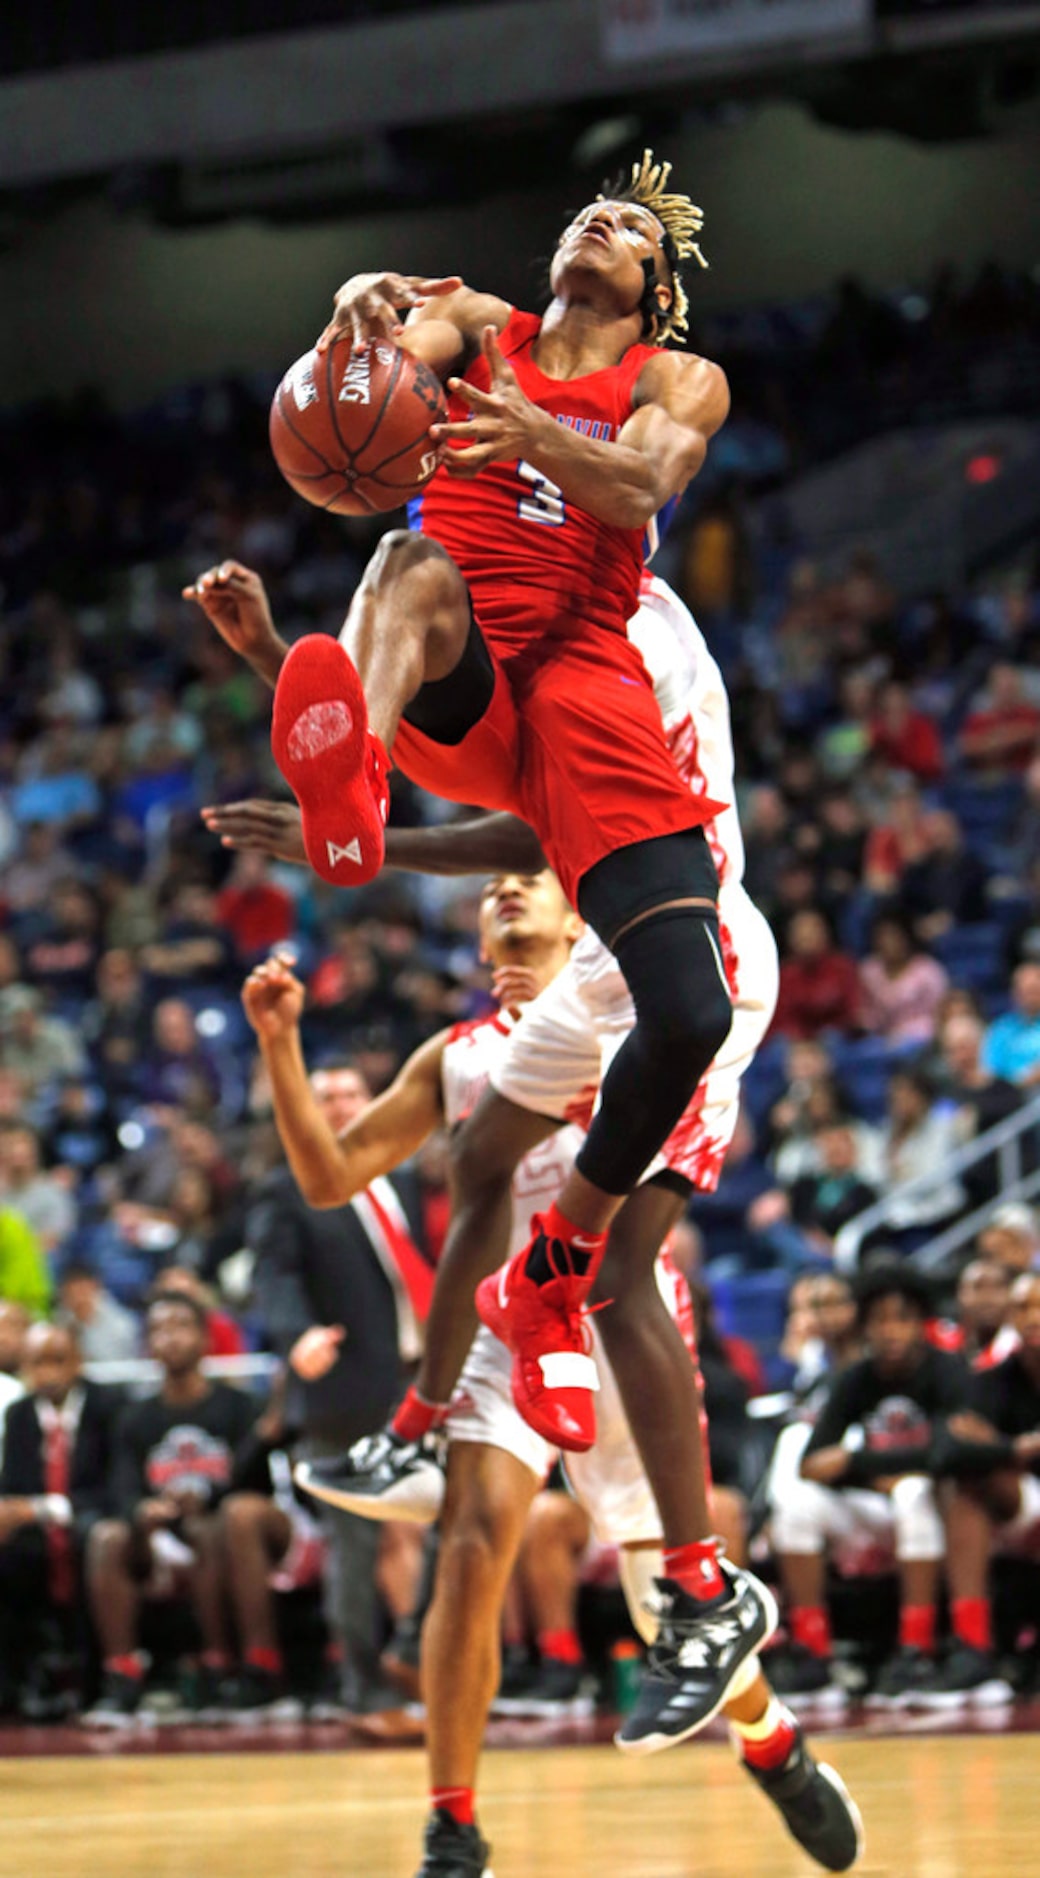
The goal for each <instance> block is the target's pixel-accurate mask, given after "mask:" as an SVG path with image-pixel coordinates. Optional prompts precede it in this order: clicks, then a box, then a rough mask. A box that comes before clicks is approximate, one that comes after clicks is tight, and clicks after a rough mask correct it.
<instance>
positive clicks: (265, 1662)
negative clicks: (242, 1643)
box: [244, 1649, 285, 1676]
mask: <svg viewBox="0 0 1040 1878" xmlns="http://www.w3.org/2000/svg"><path fill="white" fill-rule="evenodd" d="M244 1660H245V1662H246V1663H247V1664H248V1665H249V1668H250V1669H265V1670H266V1671H267V1673H268V1675H270V1676H280V1675H281V1673H282V1670H283V1669H284V1667H285V1662H284V1659H283V1657H282V1652H281V1650H264V1649H253V1650H247V1651H246V1653H245V1658H244Z"/></svg>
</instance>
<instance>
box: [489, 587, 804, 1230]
mask: <svg viewBox="0 0 1040 1878" xmlns="http://www.w3.org/2000/svg"><path fill="white" fill-rule="evenodd" d="M629 637H630V638H631V639H632V640H633V641H634V642H635V644H636V645H637V646H638V647H639V650H640V652H641V654H642V657H643V663H644V664H645V666H646V668H647V671H648V672H649V674H650V677H651V679H652V680H653V685H654V691H655V694H656V697H657V701H658V704H659V706H660V710H661V716H662V717H663V719H664V726H665V730H666V732H667V735H668V742H669V745H670V748H671V751H672V755H673V757H674V758H675V762H676V766H677V767H678V769H679V773H680V775H681V776H682V777H683V780H684V781H685V782H686V783H687V784H688V785H689V788H690V790H691V792H692V793H693V794H694V795H708V796H711V797H714V799H715V800H716V801H717V802H719V801H721V802H727V803H730V804H732V803H733V794H734V783H733V768H734V764H733V737H732V733H731V730H730V717H729V701H728V699H727V697H726V688H725V685H724V684H723V680H722V674H721V672H720V671H719V668H718V666H717V664H716V663H715V660H714V659H713V658H712V656H711V653H710V652H709V651H708V648H707V645H706V644H705V641H704V637H703V635H702V634H701V632H700V630H699V628H698V627H697V625H696V624H695V622H694V620H693V619H692V618H691V616H690V613H689V611H688V609H687V608H686V607H685V606H683V604H682V602H681V601H680V600H678V599H677V598H676V596H675V594H673V593H672V591H671V589H670V588H669V587H667V586H666V585H665V583H664V581H662V580H658V579H657V578H656V577H655V576H654V575H650V574H647V575H645V576H644V579H643V585H642V589H641V593H640V606H639V611H638V613H637V614H636V615H635V617H634V618H633V620H632V621H631V623H630V625H629ZM705 834H706V835H707V837H708V841H709V844H710V846H711V851H712V855H713V858H714V861H715V865H716V868H717V869H718V875H719V926H720V933H721V938H722V946H723V963H724V966H725V970H726V977H727V979H728V982H729V987H730V992H731V994H732V997H733V1026H732V1029H731V1030H730V1033H729V1036H728V1038H727V1039H726V1042H725V1043H724V1044H723V1046H722V1049H721V1050H720V1052H719V1054H718V1056H717V1057H716V1058H715V1061H714V1063H713V1064H712V1066H711V1068H710V1069H709V1070H708V1073H707V1075H706V1076H705V1077H704V1078H703V1080H702V1081H701V1083H700V1085H699V1087H698V1089H697V1092H696V1094H695V1096H694V1099H693V1101H692V1102H691V1103H690V1106H689V1108H688V1109H687V1111H686V1113H685V1115H684V1116H683V1117H682V1119H681V1120H680V1121H679V1123H678V1124H677V1126H676V1127H675V1129H674V1130H673V1131H672V1134H671V1135H670V1136H669V1138H668V1140H667V1141H666V1143H665V1145H664V1147H663V1148H662V1150H661V1153H660V1155H659V1156H658V1157H657V1158H656V1160H654V1161H653V1162H652V1163H651V1165H650V1167H649V1168H648V1169H647V1171H646V1173H645V1174H644V1176H643V1178H644V1180H647V1179H649V1178H650V1177H651V1176H652V1175H653V1174H655V1173H657V1172H659V1171H660V1170H661V1169H662V1168H664V1167H667V1168H670V1169H671V1171H672V1172H673V1173H677V1174H682V1175H684V1176H685V1178H686V1179H687V1180H689V1181H690V1183H691V1185H692V1186H694V1187H696V1188H697V1189H698V1190H699V1191H700V1192H707V1193H710V1192H712V1191H714V1188H715V1187H716V1185H717V1184H718V1178H719V1174H720V1172H721V1169H722V1163H723V1161H724V1160H725V1157H726V1150H727V1148H728V1147H729V1144H730V1142H731V1140H732V1139H733V1131H734V1129H735V1127H736V1123H737V1113H738V1107H739V1101H740V1081H741V1077H742V1076H743V1075H744V1072H745V1070H746V1069H747V1067H748V1065H749V1064H750V1062H751V1060H752V1058H753V1057H754V1055H755V1052H756V1050H757V1049H758V1047H759V1045H760V1043H761V1042H762V1039H763V1037H764V1036H765V1033H766V1031H767V1030H768V1028H769V1025H770V1023H771V1022H772V1017H773V1012H774V1010H775V1008H776V996H777V987H778V983H779V966H778V962H777V951H776V941H775V939H774V938H773V934H772V931H771V930H770V927H769V923H768V921H767V920H766V919H765V918H764V917H763V915H762V914H761V913H760V912H759V910H758V908H757V907H756V906H755V904H754V902H753V901H752V900H751V899H749V897H748V894H747V892H746V891H745V888H744V885H743V879H744V842H743V837H742V835H741V832H740V822H739V820H738V817H737V811H736V809H735V807H732V806H730V807H729V808H727V809H725V810H724V811H723V813H722V814H720V815H718V816H716V817H715V819H714V821H711V822H709V823H708V824H707V825H706V827H705ZM634 1022H635V1014H634V1012H633V1009H632V1000H631V998H630V996H629V993H628V987H627V985H626V984H625V981H624V978H623V977H622V974H621V971H620V969H619V967H618V963H617V960H616V959H615V958H614V956H613V954H612V953H611V952H608V951H607V948H606V946H604V945H603V944H602V943H601V941H600V940H599V939H597V937H596V935H595V933H593V932H592V931H591V929H590V928H588V927H587V928H586V929H585V932H584V934H583V935H582V937H581V938H580V939H579V941H578V943H577V945H576V946H575V948H574V951H573V953H572V954H571V960H570V964H569V965H568V966H566V967H565V968H564V970H563V971H562V972H561V973H560V975H559V977H558V978H555V979H554V980H553V982H552V984H551V985H550V986H549V987H548V989H547V990H546V991H544V992H543V993H542V995H541V997H539V998H537V999H536V1000H535V1002H534V1003H533V1004H531V1005H529V1006H528V1007H527V1009H526V1010H525V1011H524V1014H523V1018H522V1020H521V1022H520V1024H519V1025H518V1026H517V1028H516V1030H515V1031H514V1033H513V1035H512V1037H511V1039H510V1046H509V1049H508V1050H507V1051H506V1052H505V1054H504V1056H503V1057H502V1060H501V1063H500V1066H499V1067H498V1068H497V1069H496V1070H494V1071H493V1072H492V1076H491V1085H492V1088H494V1089H497V1090H498V1092H499V1094H500V1095H503V1096H506V1097H507V1098H508V1100H509V1101H510V1102H515V1103H516V1104H517V1106H518V1107H520V1108H525V1109H530V1110H532V1111H533V1112H534V1113H536V1114H538V1115H552V1116H559V1117H561V1118H562V1117H564V1116H567V1115H570V1114H573V1113H574V1110H575V1107H576V1106H577V1105H579V1104H580V1102H581V1100H582V1097H583V1095H585V1096H586V1097H591V1095H592V1093H593V1092H594V1091H595V1090H596V1089H597V1088H598V1086H599V1084H600V1082H601V1080H602V1077H603V1076H604V1074H605V1073H606V1070H607V1067H608V1065H609V1063H610V1061H611V1058H612V1057H613V1056H614V1054H615V1053H616V1051H617V1050H618V1049H620V1047H621V1044H622V1043H623V1042H624V1040H625V1038H626V1037H627V1035H628V1033H629V1031H630V1030H631V1029H632V1026H633V1024H634ZM521 1243H523V1241H521ZM511 1249H512V1248H511Z"/></svg>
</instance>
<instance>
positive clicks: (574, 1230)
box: [524, 1202, 607, 1290]
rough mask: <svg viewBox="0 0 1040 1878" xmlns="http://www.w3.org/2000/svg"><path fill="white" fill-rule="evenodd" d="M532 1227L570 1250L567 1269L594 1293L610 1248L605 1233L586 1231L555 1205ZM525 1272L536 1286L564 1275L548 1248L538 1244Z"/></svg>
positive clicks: (528, 1257)
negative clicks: (556, 1265) (594, 1283)
mask: <svg viewBox="0 0 1040 1878" xmlns="http://www.w3.org/2000/svg"><path fill="white" fill-rule="evenodd" d="M532 1224H533V1225H535V1226H536V1227H538V1228H540V1229H541V1231H542V1233H543V1234H544V1236H545V1238H546V1239H559V1240H562V1242H563V1244H564V1245H565V1246H566V1248H567V1267H568V1269H569V1270H570V1271H572V1272H573V1273H574V1275H575V1276H576V1277H578V1278H582V1279H584V1280H585V1281H586V1288H587V1289H589V1290H591V1288H592V1281H593V1279H594V1278H595V1276H596V1273H597V1272H598V1270H599V1268H600V1264H601V1262H602V1259H603V1254H604V1252H605V1251H606V1249H607V1235H606V1233H605V1232H586V1231H585V1230H584V1228H583V1227H581V1226H576V1225H575V1224H574V1221H573V1220H571V1219H568V1218H567V1216H566V1214H565V1213H561V1212H560V1209H559V1207H558V1206H557V1205H556V1204H555V1202H553V1204H552V1205H551V1206H549V1207H548V1208H547V1209H546V1211H545V1212H544V1213H540V1214H539V1215H538V1217H537V1219H536V1220H534V1221H532ZM524 1271H525V1272H526V1274H527V1276H528V1278H532V1279H533V1280H534V1282H535V1284H536V1285H545V1284H548V1283H549V1281H550V1279H552V1278H559V1277H560V1276H561V1275H562V1274H561V1273H559V1272H558V1271H556V1270H555V1268H554V1266H553V1265H552V1263H551V1262H550V1261H549V1259H548V1258H547V1257H546V1254H545V1251H544V1248H543V1247H542V1245H541V1244H540V1243H539V1242H537V1241H536V1243H535V1245H534V1247H533V1249H532V1251H531V1252H530V1253H529V1254H528V1256H527V1259H526V1261H525V1263H524Z"/></svg>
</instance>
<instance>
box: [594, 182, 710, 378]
mask: <svg viewBox="0 0 1040 1878" xmlns="http://www.w3.org/2000/svg"><path fill="white" fill-rule="evenodd" d="M671 173H672V166H671V164H670V163H664V162H661V163H658V162H657V161H656V160H655V158H654V153H653V151H652V150H644V151H643V155H642V158H641V159H640V161H639V162H638V163H633V165H632V173H631V175H630V176H629V177H628V179H627V181H626V180H625V178H624V176H623V175H622V176H621V177H619V178H618V181H617V183H616V184H615V186H614V187H613V188H610V187H609V186H608V185H607V184H604V190H605V191H606V194H605V195H601V196H600V197H599V198H598V199H599V201H600V202H603V201H610V202H638V203H639V204H640V205H641V206H642V207H643V208H644V209H649V210H650V213H651V215H656V217H657V219H658V221H659V222H660V224H661V226H662V228H663V229H664V240H663V242H662V243H661V246H662V248H663V249H664V255H665V259H666V261H667V262H668V266H669V269H670V271H671V276H672V304H671V306H670V307H669V308H668V310H667V312H662V311H661V308H660V307H659V306H658V304H657V301H656V299H655V298H654V292H653V289H654V277H653V270H652V266H651V264H650V263H649V262H648V263H647V268H648V273H647V284H646V294H645V295H644V304H643V317H644V330H645V331H647V332H655V335H656V342H657V344H658V345H666V344H667V343H668V341H669V340H670V339H677V340H681V339H682V338H684V337H685V334H686V331H687V327H688V325H689V311H690V302H689V300H688V299H687V296H686V289H685V287H684V286H683V283H682V276H681V275H680V273H679V265H678V264H679V262H680V261H685V260H687V259H688V258H689V256H690V255H691V254H692V255H693V256H694V257H695V259H696V261H697V265H698V266H699V267H707V265H708V263H707V261H706V260H705V258H704V256H703V254H702V253H701V251H700V247H699V246H698V243H697V241H696V240H695V236H697V235H699V234H700V231H701V229H702V228H703V226H704V211H703V209H699V208H698V207H697V205H696V203H694V202H691V201H690V198H689V196H680V195H676V194H674V193H672V192H670V191H669V189H668V178H669V176H670V175H671Z"/></svg>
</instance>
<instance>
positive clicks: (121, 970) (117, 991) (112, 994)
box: [83, 947, 152, 1097]
mask: <svg viewBox="0 0 1040 1878" xmlns="http://www.w3.org/2000/svg"><path fill="white" fill-rule="evenodd" d="M151 1028H152V1027H151V1007H150V1003H149V1000H148V998H147V996H146V994H145V987H144V977H143V974H142V972H141V969H140V966H139V965H138V963H137V960H136V958H135V957H134V954H133V953H132V952H129V951H127V950H126V949H125V947H112V948H110V949H109V950H108V951H107V952H103V953H102V955H101V957H100V959H99V960H98V964H97V970H96V971H95V974H94V997H93V998H92V1000H91V1002H90V1003H89V1004H88V1006H87V1009H86V1011H85V1012H84V1015H83V1033H84V1036H85V1037H86V1039H87V1043H88V1046H89V1048H90V1053H91V1056H92V1058H93V1060H94V1063H95V1065H96V1068H97V1071H98V1074H99V1075H100V1076H101V1077H102V1078H103V1079H104V1082H105V1085H106V1087H107V1088H108V1089H109V1091H110V1092H111V1094H112V1095H113V1096H114V1097H119V1096H129V1095H132V1094H133V1093H135V1092H136V1090H137V1088H138V1086H139V1083H140V1079H141V1059H142V1057H143V1055H144V1053H145V1051H146V1050H147V1048H148V1043H149V1039H150V1037H151Z"/></svg>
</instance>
